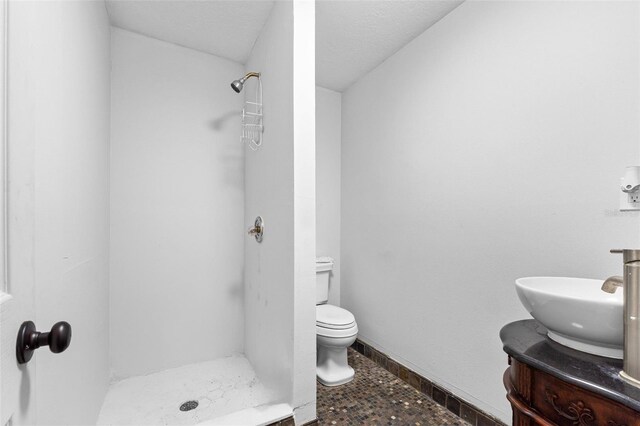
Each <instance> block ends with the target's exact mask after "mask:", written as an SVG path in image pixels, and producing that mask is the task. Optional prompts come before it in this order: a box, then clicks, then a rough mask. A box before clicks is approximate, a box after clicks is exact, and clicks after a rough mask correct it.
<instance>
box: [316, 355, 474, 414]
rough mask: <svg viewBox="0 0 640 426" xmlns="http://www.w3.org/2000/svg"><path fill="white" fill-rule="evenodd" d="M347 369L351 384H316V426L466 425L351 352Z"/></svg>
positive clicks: (409, 387)
mask: <svg viewBox="0 0 640 426" xmlns="http://www.w3.org/2000/svg"><path fill="white" fill-rule="evenodd" d="M349 365H351V366H352V367H353V368H354V369H355V370H356V377H355V379H354V380H353V381H352V382H350V383H347V384H346V385H342V386H338V387H334V388H329V387H326V386H323V385H321V384H319V383H318V402H317V404H318V406H317V407H318V408H317V411H318V424H320V425H323V426H324V425H402V426H405V425H407V426H409V425H413V426H441V425H461V426H462V425H464V426H468V425H469V423H467V422H465V421H463V420H462V419H460V418H459V417H457V416H455V415H453V414H451V413H450V412H449V411H448V410H447V409H446V408H444V407H442V406H441V405H438V404H437V403H436V402H435V401H433V400H432V399H430V398H429V397H428V396H426V395H425V394H423V393H421V392H418V391H417V390H415V389H414V388H412V387H411V386H409V384H408V383H405V382H403V381H402V380H400V379H399V378H397V377H396V376H394V375H393V374H391V373H389V372H388V371H387V370H385V369H383V368H382V367H379V366H378V365H376V364H375V363H374V362H373V361H371V360H369V359H367V358H365V357H364V356H363V355H361V354H359V353H358V352H356V351H354V350H353V349H351V348H349Z"/></svg>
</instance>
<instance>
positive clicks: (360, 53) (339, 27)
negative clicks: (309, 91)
mask: <svg viewBox="0 0 640 426" xmlns="http://www.w3.org/2000/svg"><path fill="white" fill-rule="evenodd" d="M461 3H462V0H455V1H454V0H450V1H435V0H414V1H407V0H382V1H366V0H338V1H334V0H319V1H317V2H316V82H317V84H318V85H319V86H322V87H326V88H329V89H333V90H337V91H343V90H344V89H346V88H347V87H349V86H350V85H351V84H352V83H353V82H355V81H356V80H357V79H359V78H360V77H362V76H363V75H365V74H366V73H368V72H369V71H371V70H372V69H374V68H375V67H377V66H378V65H380V64H381V63H382V62H383V61H384V60H385V59H387V58H388V57H389V56H391V55H393V54H394V53H395V52H397V51H398V50H400V49H401V48H402V47H403V46H404V45H406V44H407V43H408V42H410V41H411V40H413V39H414V38H416V37H417V36H418V35H420V34H421V33H423V32H424V31H425V30H426V29H427V28H429V27H430V26H432V25H433V24H435V23H436V22H438V21H439V20H440V19H441V18H442V17H443V16H445V15H446V14H447V13H449V12H451V11H452V10H453V9H455V8H456V7H458V6H459V5H460V4H461Z"/></svg>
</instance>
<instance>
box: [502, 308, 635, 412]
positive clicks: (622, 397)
mask: <svg viewBox="0 0 640 426" xmlns="http://www.w3.org/2000/svg"><path fill="white" fill-rule="evenodd" d="M500 339H502V344H503V345H504V351H505V352H506V353H507V354H509V355H511V357H513V358H515V359H516V360H518V361H520V362H523V363H525V364H529V365H530V366H532V367H535V368H537V369H539V370H541V371H543V372H545V373H548V374H551V375H552V376H555V377H557V378H559V379H561V380H564V381H565V382H568V383H572V384H574V385H576V386H579V387H581V388H584V389H587V390H589V391H591V392H594V393H596V394H600V395H603V396H604V397H606V398H610V399H612V400H614V401H618V402H620V403H622V404H624V405H626V406H627V407H630V408H632V409H634V410H636V411H640V388H637V387H635V386H632V385H630V384H628V383H626V382H625V381H623V380H622V379H621V378H620V377H619V376H618V373H619V372H620V370H622V360H619V359H612V358H605V357H601V356H597V355H591V354H588V353H584V352H580V351H576V350H574V349H571V348H567V347H565V346H562V345H560V344H558V343H556V342H554V341H552V340H551V339H549V338H548V337H547V329H546V328H545V327H544V326H543V325H542V324H540V323H539V322H537V321H536V320H533V319H531V320H522V321H516V322H512V323H510V324H507V325H505V326H504V327H502V330H500Z"/></svg>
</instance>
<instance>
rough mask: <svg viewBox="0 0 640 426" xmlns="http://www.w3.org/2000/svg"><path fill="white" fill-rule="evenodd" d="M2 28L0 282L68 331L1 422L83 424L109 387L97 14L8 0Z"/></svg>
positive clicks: (105, 154)
mask: <svg viewBox="0 0 640 426" xmlns="http://www.w3.org/2000/svg"><path fill="white" fill-rule="evenodd" d="M9 31H10V32H9V47H8V50H9V104H8V108H9V123H8V124H9V138H8V153H9V185H10V186H9V217H10V218H11V219H10V223H9V270H10V276H9V290H10V292H11V293H12V294H14V296H16V299H17V300H19V301H20V305H21V313H22V314H23V315H24V316H23V317H21V318H20V320H21V321H24V320H34V321H35V323H36V326H37V328H38V330H40V331H47V330H49V329H50V328H51V326H52V325H53V324H54V323H55V322H57V321H60V320H66V321H68V322H69V323H70V324H71V325H72V327H73V338H72V340H71V345H70V347H69V348H68V349H67V351H66V352H64V353H61V354H58V355H54V354H52V353H51V352H49V351H48V350H47V349H46V348H41V349H39V350H38V351H37V352H36V354H35V355H34V359H32V360H31V362H30V363H29V364H26V366H24V367H23V368H22V380H21V384H20V389H19V391H20V392H21V401H20V408H19V410H18V412H16V413H15V414H14V417H13V424H51V425H53V424H61V425H71V424H83V425H86V424H92V423H95V421H96V418H97V416H98V412H99V410H100V406H101V405H102V400H103V398H104V395H105V392H106V390H107V386H108V383H109V359H108V345H109V321H108V314H109V303H108V298H109V295H108V248H109V246H108V240H109V227H108V219H109V217H108V201H109V194H108V176H109V174H108V166H109V84H110V83H109V22H108V17H107V14H106V11H105V7H104V4H103V3H101V2H82V1H43V2H16V1H14V2H11V3H10V5H9ZM36 389H37V391H36Z"/></svg>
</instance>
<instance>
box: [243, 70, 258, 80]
mask: <svg viewBox="0 0 640 426" xmlns="http://www.w3.org/2000/svg"><path fill="white" fill-rule="evenodd" d="M251 77H258V78H260V73H259V72H253V71H251V72H248V73H246V74H245V76H244V77H242V79H243V80H246V79H248V78H251Z"/></svg>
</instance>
